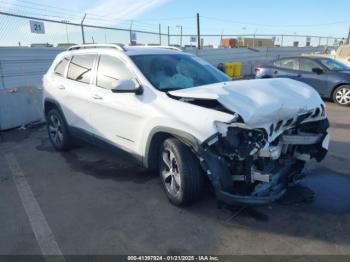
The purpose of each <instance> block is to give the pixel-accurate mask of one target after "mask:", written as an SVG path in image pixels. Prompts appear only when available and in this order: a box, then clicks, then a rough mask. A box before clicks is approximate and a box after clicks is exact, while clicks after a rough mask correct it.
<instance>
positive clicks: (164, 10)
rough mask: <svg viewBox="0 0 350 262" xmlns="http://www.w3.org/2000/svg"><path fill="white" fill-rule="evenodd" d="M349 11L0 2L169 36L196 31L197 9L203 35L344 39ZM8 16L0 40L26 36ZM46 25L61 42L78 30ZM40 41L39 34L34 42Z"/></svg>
mask: <svg viewBox="0 0 350 262" xmlns="http://www.w3.org/2000/svg"><path fill="white" fill-rule="evenodd" d="M58 3H59V4H58ZM55 7H56V8H55ZM349 10H350V1H348V0H333V1H329V0H307V1H305V0H294V1H292V0H283V1H281V0H249V1H247V0H245V1H237V0H216V1H210V0H202V1H198V0H131V1H129V0H84V1H83V0H80V1H79V0H76V1H72V0H60V1H59V2H58V1H52V0H36V1H35V0H0V11H7V12H11V13H17V14H24V15H31V16H40V17H45V18H51V19H55V20H68V21H71V22H79V21H80V20H81V19H82V17H83V15H84V13H87V17H86V20H85V23H87V24H98V25H106V26H113V27H121V28H132V29H134V30H145V31H156V32H157V31H158V26H159V24H161V28H162V32H163V33H166V32H167V27H168V26H169V29H170V33H171V34H179V33H180V26H182V29H183V34H187V35H191V34H196V13H199V14H200V25H201V33H202V34H224V35H225V34H227V35H228V34H232V35H235V34H257V35H258V34H278V35H282V34H290V35H320V36H333V37H346V36H347V34H348V30H349V26H350V16H349V15H348V12H349ZM11 19H12V18H6V19H5V18H3V17H2V16H0V22H1V23H0V40H1V41H2V40H3V38H4V37H7V38H9V39H11V38H15V37H14V36H16V38H18V39H20V36H18V35H16V34H17V33H20V34H22V37H23V35H27V34H28V38H30V37H31V36H30V35H29V34H30V31H28V30H29V29H28V28H29V26H28V25H27V23H25V24H22V23H20V20H18V19H17V20H18V21H17V20H16V19H13V20H11ZM15 20H16V22H13V21H15ZM7 23H8V24H9V25H7ZM17 23H18V26H17ZM1 24H2V26H3V27H4V26H7V30H8V32H7V33H6V30H1ZM16 28H18V32H16ZM45 29H46V31H47V34H46V35H45V36H43V38H44V37H48V36H49V35H50V34H51V37H54V34H58V33H61V34H62V41H63V40H64V39H63V37H64V36H63V35H64V34H65V32H66V33H67V32H68V33H67V34H68V38H69V36H70V38H71V39H74V38H78V31H79V30H77V29H78V28H74V27H69V28H67V27H66V28H63V27H62V26H56V25H45ZM75 31H77V32H76V33H75ZM1 34H3V35H1ZM9 34H10V35H9ZM127 37H128V35H126V34H123V35H120V36H119V35H118V36H117V35H115V36H114V35H113V34H110V33H108V34H107V33H105V32H104V33H103V34H102V33H101V32H99V33H94V32H93V30H91V35H89V33H88V38H89V39H90V38H91V39H90V40H91V41H95V39H93V38H96V39H97V38H98V39H99V41H109V39H108V38H112V39H113V40H115V39H116V38H122V39H124V38H127ZM66 38H67V37H66ZM137 38H139V39H142V40H143V41H147V40H146V36H143V35H142V34H138V35H137ZM153 38H154V39H150V40H148V41H151V42H156V41H158V40H157V39H156V36H153ZM279 38H280V37H279ZM294 38H295V39H292V37H291V39H290V41H292V40H298V39H296V37H294ZM71 39H69V40H70V41H71ZM40 40H41V39H39V36H38V41H40ZM60 40H61V39H60ZM124 40H125V39H124ZM278 40H279V41H281V39H278ZM76 41H78V39H77V40H76ZM163 41H165V40H164V39H163ZM172 41H175V42H178V41H179V39H178V38H173V39H172ZM186 41H187V42H188V41H189V37H187V38H186V37H184V42H186ZM205 41H206V42H207V43H209V42H213V41H214V42H215V41H218V40H217V39H216V38H214V37H213V38H206V40H205ZM314 41H316V39H314ZM317 41H318V40H317Z"/></svg>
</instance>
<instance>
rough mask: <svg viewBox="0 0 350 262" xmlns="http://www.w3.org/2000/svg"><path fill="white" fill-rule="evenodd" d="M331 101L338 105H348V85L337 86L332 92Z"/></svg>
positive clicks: (349, 94) (349, 88) (349, 93)
mask: <svg viewBox="0 0 350 262" xmlns="http://www.w3.org/2000/svg"><path fill="white" fill-rule="evenodd" d="M333 101H334V102H335V103H337V104H338V105H340V106H349V105H350V85H341V86H338V87H337V88H336V89H335V90H334V92H333Z"/></svg>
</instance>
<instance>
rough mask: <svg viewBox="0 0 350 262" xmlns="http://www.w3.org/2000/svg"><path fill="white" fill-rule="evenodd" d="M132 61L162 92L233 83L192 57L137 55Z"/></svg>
mask: <svg viewBox="0 0 350 262" xmlns="http://www.w3.org/2000/svg"><path fill="white" fill-rule="evenodd" d="M131 59H132V60H133V61H134V63H135V64H136V65H137V66H138V68H139V69H140V70H141V72H142V73H143V74H144V75H145V77H146V78H147V79H148V80H149V81H150V82H151V83H152V85H153V86H154V87H155V88H157V89H159V90H162V91H168V90H176V89H183V88H190V87H194V86H200V85H208V84H214V83H219V82H225V81H231V79H230V78H229V77H228V76H227V75H225V74H224V73H222V72H221V71H219V70H218V69H216V68H215V67H213V66H212V65H210V64H209V63H207V62H205V61H204V60H202V59H200V58H198V57H196V56H192V55H185V54H158V55H135V56H131Z"/></svg>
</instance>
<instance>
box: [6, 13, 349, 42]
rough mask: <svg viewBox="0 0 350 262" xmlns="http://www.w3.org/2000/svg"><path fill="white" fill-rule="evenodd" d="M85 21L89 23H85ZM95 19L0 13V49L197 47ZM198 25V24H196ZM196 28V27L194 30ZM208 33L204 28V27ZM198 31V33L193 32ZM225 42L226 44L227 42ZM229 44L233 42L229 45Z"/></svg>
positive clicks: (205, 38)
mask: <svg viewBox="0 0 350 262" xmlns="http://www.w3.org/2000/svg"><path fill="white" fill-rule="evenodd" d="M85 21H86V22H85ZM92 21H93V20H84V19H81V21H79V20H77V19H75V20H74V22H69V21H67V20H54V19H51V18H50V19H47V18H38V17H35V16H28V15H18V14H12V13H6V12H0V46H43V45H44V46H45V45H46V46H54V47H56V46H58V47H59V46H62V47H65V46H66V45H67V44H68V45H69V44H80V43H121V44H138V45H175V46H182V47H197V46H198V35H197V33H193V34H188V33H186V34H182V26H181V30H180V26H176V27H177V28H171V29H172V30H169V27H167V28H162V30H161V27H160V25H159V27H158V25H155V24H153V26H152V27H153V30H152V28H150V26H148V27H147V29H148V30H141V29H138V28H137V25H133V24H130V26H129V27H126V26H124V27H113V26H101V25H96V24H91V22H92ZM193 23H194V25H195V23H196V22H195V21H193ZM192 29H193V28H192ZM203 29H204V30H205V28H203ZM194 31H195V30H194ZM199 39H200V41H199V42H200V43H201V47H203V48H206V47H220V46H224V47H252V48H254V47H260V46H268V47H271V46H294V47H305V46H336V45H339V44H341V43H343V42H344V38H336V37H325V36H308V35H296V34H294V35H284V34H273V35H272V34H271V35H266V34H265V35H263V34H246V35H236V34H232V35H231V34H225V35H219V34H202V35H200V36H199ZM225 41H226V42H225ZM227 41H231V42H230V44H227V43H228V42H227Z"/></svg>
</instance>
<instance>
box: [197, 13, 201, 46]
mask: <svg viewBox="0 0 350 262" xmlns="http://www.w3.org/2000/svg"><path fill="white" fill-rule="evenodd" d="M197 42H198V49H201V29H200V23H199V13H197Z"/></svg>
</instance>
